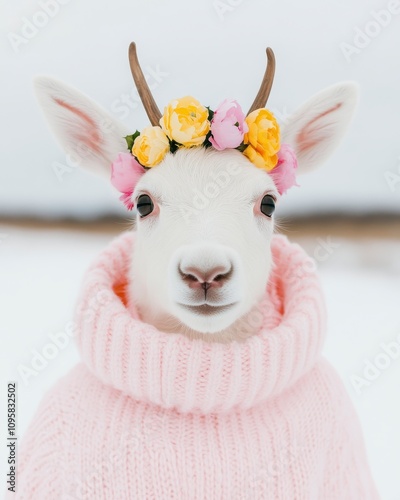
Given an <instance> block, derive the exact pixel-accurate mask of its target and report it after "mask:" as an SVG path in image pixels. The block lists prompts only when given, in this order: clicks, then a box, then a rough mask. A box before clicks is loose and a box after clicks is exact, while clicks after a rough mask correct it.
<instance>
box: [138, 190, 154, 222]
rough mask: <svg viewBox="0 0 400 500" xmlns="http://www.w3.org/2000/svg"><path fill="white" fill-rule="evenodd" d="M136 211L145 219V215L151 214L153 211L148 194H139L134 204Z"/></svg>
mask: <svg viewBox="0 0 400 500" xmlns="http://www.w3.org/2000/svg"><path fill="white" fill-rule="evenodd" d="M136 209H137V211H138V212H139V215H140V217H146V215H149V214H151V212H152V211H153V209H154V204H153V201H152V199H151V198H150V196H149V195H148V194H141V195H140V196H139V198H138V200H137V203H136Z"/></svg>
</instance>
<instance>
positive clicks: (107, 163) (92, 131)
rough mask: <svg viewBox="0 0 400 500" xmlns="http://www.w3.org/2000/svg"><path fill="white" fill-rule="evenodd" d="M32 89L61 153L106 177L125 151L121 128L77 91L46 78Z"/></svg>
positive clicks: (122, 129)
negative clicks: (118, 157)
mask: <svg viewBox="0 0 400 500" xmlns="http://www.w3.org/2000/svg"><path fill="white" fill-rule="evenodd" d="M34 87H35V91H36V95H37V98H38V100H39V103H40V104H41V106H42V108H43V111H44V114H45V116H46V118H47V121H48V123H49V125H50V127H51V129H52V131H53V132H54V134H55V136H56V137H57V139H58V140H59V142H60V144H61V146H62V147H63V148H64V150H65V152H66V153H67V154H69V155H70V156H71V158H72V159H73V160H74V161H75V162H76V163H77V164H79V165H80V166H81V167H84V168H87V169H89V170H91V171H92V172H95V173H99V174H105V175H107V176H109V175H110V167H111V163H112V162H113V160H114V159H115V157H116V156H117V154H118V153H119V152H122V151H125V150H126V149H127V146H126V142H125V140H124V136H126V135H127V134H128V132H127V130H126V128H125V126H124V125H123V124H120V123H118V122H117V121H116V120H114V119H113V118H112V117H111V116H110V115H109V114H108V113H107V112H106V111H105V110H104V109H103V108H101V107H100V106H99V105H97V104H96V103H94V102H93V101H91V100H90V99H89V98H88V97H86V96H85V95H84V94H82V93H81V92H79V91H78V90H76V89H74V88H73V87H70V86H69V85H66V84H65V83H62V82H60V81H58V80H55V79H53V78H49V77H44V76H41V77H36V78H35V80H34Z"/></svg>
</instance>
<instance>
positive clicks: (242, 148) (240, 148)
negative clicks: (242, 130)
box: [236, 142, 248, 153]
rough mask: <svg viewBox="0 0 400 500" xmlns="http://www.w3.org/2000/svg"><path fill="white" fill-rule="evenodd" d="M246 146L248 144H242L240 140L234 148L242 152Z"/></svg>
mask: <svg viewBox="0 0 400 500" xmlns="http://www.w3.org/2000/svg"><path fill="white" fill-rule="evenodd" d="M247 146H248V144H244V143H243V142H242V144H241V145H240V146H238V147H237V148H236V149H237V150H238V151H240V152H241V153H243V151H244V150H245V149H246V148H247Z"/></svg>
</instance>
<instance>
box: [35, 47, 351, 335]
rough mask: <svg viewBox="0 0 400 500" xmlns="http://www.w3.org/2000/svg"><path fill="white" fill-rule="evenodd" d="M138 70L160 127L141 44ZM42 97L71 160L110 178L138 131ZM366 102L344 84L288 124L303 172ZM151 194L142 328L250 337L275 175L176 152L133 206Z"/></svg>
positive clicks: (86, 104) (263, 91)
mask: <svg viewBox="0 0 400 500" xmlns="http://www.w3.org/2000/svg"><path fill="white" fill-rule="evenodd" d="M269 55H271V54H269ZM269 59H270V58H269ZM130 62H131V68H132V72H133V76H134V78H135V82H136V84H137V87H138V90H139V94H140V96H141V98H142V101H143V104H144V106H145V108H146V111H147V114H148V115H149V118H150V121H151V122H152V124H154V123H157V119H158V118H159V117H160V116H161V113H160V112H159V111H158V108H157V106H156V105H155V102H154V100H153V98H152V96H151V93H150V90H149V88H148V86H147V84H146V83H145V80H144V77H143V74H142V73H141V70H140V66H139V63H138V61H137V58H136V51H135V47H134V45H132V46H131V50H130ZM270 62H271V61H270ZM271 73H272V74H271ZM272 78H273V68H272V70H271V66H270V67H269V69H268V65H267V71H266V76H265V79H264V81H263V84H262V86H261V88H260V92H259V94H258V96H257V98H256V100H255V102H254V103H253V106H252V108H251V109H257V108H260V107H264V106H265V103H266V100H267V97H268V94H269V90H270V87H271V85H272ZM36 90H37V94H38V97H39V99H40V102H41V104H42V105H43V108H44V111H45V114H46V116H47V118H48V121H49V122H50V124H51V127H52V129H53V130H54V132H55V134H56V136H57V137H58V139H59V140H60V141H61V144H62V146H63V147H64V149H65V150H66V152H67V153H68V154H70V155H72V156H73V157H75V158H78V159H79V160H80V163H81V165H82V166H83V167H86V168H89V169H92V170H93V171H95V172H98V173H101V172H103V173H105V174H106V175H108V176H110V165H111V163H112V161H113V160H114V159H115V157H116V155H117V154H118V153H119V152H121V151H125V150H126V144H125V141H124V136H126V135H127V134H128V133H129V132H130V131H129V129H128V128H127V127H125V125H123V124H120V123H117V122H116V121H115V120H114V119H113V118H112V117H110V116H109V115H108V113H107V112H106V111H105V110H103V109H102V108H100V107H99V106H98V105H96V104H95V103H93V102H92V101H91V100H89V99H88V98H87V97H86V96H84V95H83V94H81V93H79V92H78V91H76V90H75V89H73V88H71V87H69V86H67V85H65V84H63V83H61V82H58V81H56V80H53V79H50V78H46V77H40V78H38V79H37V80H36ZM356 101H357V88H356V86H355V84H353V83H340V84H337V85H334V86H332V87H329V88H327V89H326V90H324V91H322V92H320V93H318V94H317V95H316V96H314V97H313V98H311V99H310V100H309V101H307V103H306V104H304V105H303V106H302V107H301V108H300V109H299V110H298V111H297V112H296V113H294V114H293V115H292V116H290V117H289V118H288V119H287V121H286V123H285V125H284V126H283V127H282V143H288V144H290V145H291V146H292V147H293V148H294V150H295V151H296V154H297V158H298V162H299V169H298V171H299V173H303V172H304V171H307V170H310V169H312V168H314V167H316V166H317V165H319V164H320V163H321V162H322V161H323V160H325V159H326V158H327V157H328V156H329V155H330V153H331V152H332V151H333V149H334V148H335V147H336V146H337V144H338V143H339V140H340V139H341V137H342V136H343V134H344V132H345V130H346V127H347V125H348V123H349V120H350V118H351V115H352V113H353V110H354V107H355V104H356ZM141 196H142V197H143V196H145V197H150V198H151V205H150V210H152V211H151V213H149V214H148V215H147V216H146V217H141V216H140V213H139V216H138V217H137V221H136V224H135V230H136V233H137V234H136V237H135V247H134V256H133V264H132V268H131V284H130V286H129V290H128V297H129V300H130V301H134V302H135V304H136V306H137V307H138V308H139V310H140V312H141V316H142V320H143V321H145V322H147V323H150V324H153V325H155V326H156V327H158V328H159V329H161V330H163V331H167V332H182V333H185V334H188V335H192V336H193V337H196V336H197V337H198V336H200V337H203V338H207V339H209V340H214V341H220V342H222V341H227V340H230V339H233V338H236V339H237V338H241V337H243V328H242V325H243V320H244V319H245V318H246V316H247V315H248V314H249V313H251V311H252V310H253V309H254V308H255V307H257V305H258V302H259V301H260V299H261V297H262V296H263V293H264V290H265V287H266V283H267V281H268V277H269V274H270V272H271V266H272V261H271V252H270V242H271V238H272V235H273V231H274V218H273V216H272V215H271V214H272V212H273V209H274V204H275V201H276V200H278V198H279V195H278V192H277V189H276V187H275V184H274V182H273V180H272V177H271V176H270V175H268V174H267V173H266V171H264V170H260V169H258V168H257V167H255V166H254V165H253V164H252V163H251V162H250V161H249V160H248V159H247V158H246V157H245V156H244V155H243V154H242V153H240V152H239V151H237V150H225V151H216V150H214V149H212V148H210V149H204V148H202V147H196V148H191V149H185V148H184V149H181V150H178V151H177V152H176V153H175V154H171V153H168V154H167V156H166V157H165V159H164V160H163V161H162V162H161V163H160V164H159V165H158V166H157V167H156V168H153V169H150V170H149V171H148V172H146V174H145V175H144V176H142V177H141V179H140V180H139V182H138V183H137V185H136V188H135V191H134V193H133V198H134V199H135V200H137V199H140V197H141ZM265 197H267V198H265ZM142 199H143V198H142ZM263 199H264V202H265V201H266V202H267V203H268V204H269V212H268V213H267V214H264V213H262V212H261V209H260V206H261V202H262V200H263ZM144 200H147V201H148V198H144ZM139 212H140V209H139ZM264 212H265V210H264ZM249 333H251V332H249Z"/></svg>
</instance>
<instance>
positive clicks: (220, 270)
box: [179, 263, 232, 292]
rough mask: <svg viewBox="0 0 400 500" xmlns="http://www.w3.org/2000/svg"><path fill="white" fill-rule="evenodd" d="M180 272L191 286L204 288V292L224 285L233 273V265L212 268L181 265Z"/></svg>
mask: <svg viewBox="0 0 400 500" xmlns="http://www.w3.org/2000/svg"><path fill="white" fill-rule="evenodd" d="M179 272H180V274H181V276H182V279H183V281H185V282H186V283H187V285H188V286H189V288H202V289H203V290H204V292H207V290H209V289H210V288H219V287H222V286H223V285H224V283H225V282H226V281H227V280H228V279H229V278H230V276H231V274H232V265H231V264H230V263H229V264H226V265H223V266H215V267H213V268H212V269H200V268H197V267H193V266H190V267H186V266H179Z"/></svg>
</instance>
